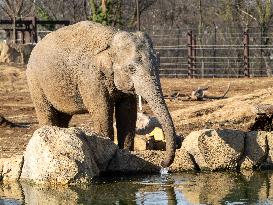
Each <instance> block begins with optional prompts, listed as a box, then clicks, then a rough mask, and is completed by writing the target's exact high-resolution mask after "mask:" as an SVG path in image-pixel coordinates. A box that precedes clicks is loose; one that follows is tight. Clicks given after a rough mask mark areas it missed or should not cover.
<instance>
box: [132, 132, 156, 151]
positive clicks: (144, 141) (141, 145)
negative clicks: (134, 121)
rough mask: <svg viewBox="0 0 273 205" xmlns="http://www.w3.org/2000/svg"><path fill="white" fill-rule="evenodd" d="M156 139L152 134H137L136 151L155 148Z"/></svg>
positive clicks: (135, 139)
mask: <svg viewBox="0 0 273 205" xmlns="http://www.w3.org/2000/svg"><path fill="white" fill-rule="evenodd" d="M154 148H155V140H154V138H153V137H151V136H147V135H136V136H135V138H134V151H143V150H153V149H154Z"/></svg>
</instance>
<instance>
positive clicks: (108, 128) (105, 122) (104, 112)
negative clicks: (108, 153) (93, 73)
mask: <svg viewBox="0 0 273 205" xmlns="http://www.w3.org/2000/svg"><path fill="white" fill-rule="evenodd" d="M94 87H96V86H94ZM94 87H93V88H94ZM84 91H85V92H84ZM84 91H83V90H81V96H82V99H83V103H84V105H85V107H86V108H87V110H88V112H89V113H90V115H91V117H92V122H93V128H92V129H93V130H94V132H96V133H99V134H102V135H104V136H105V137H109V138H110V139H111V140H112V141H114V127H113V113H114V106H113V103H112V100H111V98H110V96H109V95H108V93H107V92H106V89H105V88H103V87H100V86H97V88H96V89H93V90H92V89H87V88H84Z"/></svg>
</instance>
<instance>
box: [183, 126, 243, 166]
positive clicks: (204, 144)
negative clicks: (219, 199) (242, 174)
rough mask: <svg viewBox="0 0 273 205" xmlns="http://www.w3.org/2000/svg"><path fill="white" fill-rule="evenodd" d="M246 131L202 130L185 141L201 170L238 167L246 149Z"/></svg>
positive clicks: (184, 146) (185, 147) (186, 148)
mask: <svg viewBox="0 0 273 205" xmlns="http://www.w3.org/2000/svg"><path fill="white" fill-rule="evenodd" d="M244 138H245V133H244V132H241V131H236V130H212V129H207V130H201V131H195V132H192V133H190V134H189V135H188V136H187V137H186V138H185V139H184V141H183V143H182V148H184V149H185V150H187V151H188V152H189V154H190V155H192V158H193V159H194V160H195V163H196V164H197V165H198V166H199V168H200V169H201V170H226V169H237V168H238V163H239V161H240V159H241V158H242V154H243V151H244Z"/></svg>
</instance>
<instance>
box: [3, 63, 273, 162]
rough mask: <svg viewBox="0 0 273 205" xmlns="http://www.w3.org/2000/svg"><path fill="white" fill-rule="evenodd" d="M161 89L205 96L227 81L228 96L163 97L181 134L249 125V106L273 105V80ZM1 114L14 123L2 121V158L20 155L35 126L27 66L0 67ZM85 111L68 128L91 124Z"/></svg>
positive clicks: (187, 82)
mask: <svg viewBox="0 0 273 205" xmlns="http://www.w3.org/2000/svg"><path fill="white" fill-rule="evenodd" d="M161 83H162V86H163V92H164V94H165V95H169V94H171V93H173V92H179V93H180V94H181V95H185V96H187V95H190V94H191V92H192V90H194V89H196V88H197V87H199V86H208V87H209V90H208V91H209V92H208V93H207V94H208V95H221V94H222V93H223V92H224V91H225V89H226V88H227V86H228V84H229V83H231V86H230V91H229V93H228V94H227V98H226V99H222V100H205V101H193V100H189V99H187V98H186V97H184V98H182V99H176V100H167V104H168V107H169V109H170V111H171V114H172V116H173V121H174V124H175V127H176V129H177V132H178V133H180V134H183V135H186V134H188V133H189V132H191V131H193V130H198V129H203V128H231V129H242V130H246V129H248V126H249V124H250V123H251V120H253V112H252V108H253V106H254V105H256V104H259V103H271V102H272V104H273V78H250V79H243V78H241V79H234V78H232V79H176V78H169V79H167V78H165V79H162V80H161ZM0 115H2V116H4V117H5V118H6V119H8V120H10V121H12V122H15V123H17V124H18V126H16V127H10V126H6V125H5V124H2V125H1V124H0V158H2V157H9V156H11V155H12V154H15V153H22V152H23V151H24V149H25V146H26V145H27V142H28V140H29V139H30V137H31V135H32V133H33V132H34V131H35V130H36V129H37V128H38V123H37V118H36V115H35V110H34V107H33V104H32V101H31V98H30V94H29V91H28V87H27V83H26V76H25V67H24V66H22V67H20V66H8V65H0ZM91 125H92V121H91V119H90V116H89V115H88V114H86V115H75V116H73V118H72V121H71V123H70V126H91Z"/></svg>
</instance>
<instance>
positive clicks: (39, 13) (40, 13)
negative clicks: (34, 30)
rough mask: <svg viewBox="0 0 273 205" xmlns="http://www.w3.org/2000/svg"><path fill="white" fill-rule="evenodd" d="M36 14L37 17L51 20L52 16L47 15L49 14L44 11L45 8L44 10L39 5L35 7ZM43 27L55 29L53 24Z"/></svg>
mask: <svg viewBox="0 0 273 205" xmlns="http://www.w3.org/2000/svg"><path fill="white" fill-rule="evenodd" d="M36 14H37V17H38V19H41V20H52V18H51V17H50V16H49V14H48V13H47V12H46V10H44V9H43V8H41V7H36ZM44 27H45V28H46V29H47V30H49V31H53V30H54V29H55V26H54V25H53V24H52V25H45V26H44Z"/></svg>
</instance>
